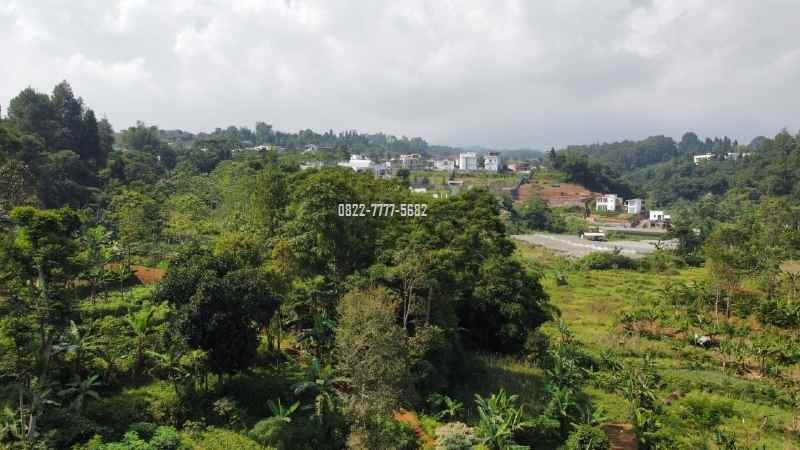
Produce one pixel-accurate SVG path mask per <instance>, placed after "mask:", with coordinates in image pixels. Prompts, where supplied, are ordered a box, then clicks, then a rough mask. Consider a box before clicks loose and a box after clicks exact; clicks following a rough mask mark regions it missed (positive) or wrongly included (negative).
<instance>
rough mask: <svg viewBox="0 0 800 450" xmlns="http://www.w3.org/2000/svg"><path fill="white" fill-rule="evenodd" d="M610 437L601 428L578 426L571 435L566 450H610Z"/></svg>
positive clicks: (565, 446) (565, 445)
mask: <svg viewBox="0 0 800 450" xmlns="http://www.w3.org/2000/svg"><path fill="white" fill-rule="evenodd" d="M610 446H611V444H610V443H609V442H608V436H606V433H605V432H604V431H603V430H601V429H600V428H599V427H593V426H591V425H578V426H577V427H576V428H575V430H574V431H573V432H572V433H571V434H570V435H569V438H568V439H567V442H566V443H565V444H564V450H608V448H609V447H610Z"/></svg>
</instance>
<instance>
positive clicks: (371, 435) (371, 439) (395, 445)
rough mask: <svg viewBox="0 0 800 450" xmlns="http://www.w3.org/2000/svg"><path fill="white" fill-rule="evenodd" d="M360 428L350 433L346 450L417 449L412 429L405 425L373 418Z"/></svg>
mask: <svg viewBox="0 0 800 450" xmlns="http://www.w3.org/2000/svg"><path fill="white" fill-rule="evenodd" d="M362 427H363V428H362ZM362 427H356V428H354V429H353V430H352V431H351V432H350V435H349V436H348V438H347V447H348V448H381V449H384V448H385V449H391V450H413V449H416V448H419V444H418V442H417V435H416V433H415V432H414V429H413V428H411V427H410V426H409V425H407V424H405V423H401V422H398V421H396V420H393V419H388V418H383V417H373V418H371V419H370V420H369V421H368V422H367V423H366V425H363V426H362Z"/></svg>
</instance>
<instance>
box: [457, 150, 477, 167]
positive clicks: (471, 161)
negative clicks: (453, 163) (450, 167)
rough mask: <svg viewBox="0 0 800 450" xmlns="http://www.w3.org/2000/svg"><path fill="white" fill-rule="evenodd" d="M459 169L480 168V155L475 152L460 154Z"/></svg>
mask: <svg viewBox="0 0 800 450" xmlns="http://www.w3.org/2000/svg"><path fill="white" fill-rule="evenodd" d="M458 169H459V170H478V155H476V154H475V152H467V153H461V154H459V155H458Z"/></svg>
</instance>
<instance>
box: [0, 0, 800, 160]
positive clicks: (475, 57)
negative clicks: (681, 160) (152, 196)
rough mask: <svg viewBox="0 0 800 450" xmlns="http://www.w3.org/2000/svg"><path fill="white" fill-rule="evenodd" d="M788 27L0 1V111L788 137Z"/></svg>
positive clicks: (640, 7)
mask: <svg viewBox="0 0 800 450" xmlns="http://www.w3.org/2000/svg"><path fill="white" fill-rule="evenodd" d="M798 13H800V4H798V3H797V2H795V1H792V0H764V1H756V0H707V1H703V0H658V1H655V0H602V1H601V0H597V1H584V0H559V1H553V2H525V1H522V0H498V1H488V0H486V1H478V0H465V1H459V2H455V1H444V0H443V1H427V0H406V1H402V2H398V1H388V0H385V1H378V0H376V1H369V2H363V1H355V0H344V1H339V2H330V1H325V0H236V1H225V0H165V1H152V0H150V1H148V0H119V1H116V2H100V3H98V2H93V1H91V0H74V1H72V2H70V3H69V4H63V3H61V2H57V1H55V0H50V1H41V2H23V1H16V0H13V1H5V2H4V1H3V0H0V28H2V29H9V30H13V32H12V33H11V39H5V40H2V41H0V51H1V52H2V53H3V54H4V55H5V56H6V59H7V60H9V61H12V62H13V67H12V68H11V70H7V71H3V72H0V103H2V104H3V105H7V104H8V100H9V99H10V98H11V97H12V96H14V95H15V94H16V93H17V92H18V91H19V90H20V89H22V88H24V87H26V86H27V85H32V86H34V87H36V88H38V89H40V90H47V91H49V90H50V89H51V88H52V86H53V85H54V84H55V83H57V82H58V81H60V80H61V79H68V80H69V81H70V82H71V83H73V87H74V88H75V90H76V91H77V92H78V94H79V95H82V96H83V97H84V98H85V99H86V101H87V103H89V104H90V106H92V107H93V108H94V109H95V110H97V111H98V112H99V113H101V114H102V113H106V114H107V115H108V116H109V118H110V120H112V122H113V123H114V124H115V125H117V127H122V126H127V125H129V124H131V123H133V122H134V121H135V120H137V119H142V120H145V121H147V122H150V123H157V124H159V125H161V126H164V127H170V128H172V127H181V128H185V129H190V130H202V129H209V128H213V127H217V126H226V125H229V124H237V125H250V124H252V123H253V122H255V121H256V120H265V121H267V122H271V123H273V124H275V126H276V127H277V128H279V129H286V130H298V129H301V128H308V127H311V128H316V129H328V128H334V129H352V128H357V129H360V130H365V131H377V130H383V131H387V132H390V133H396V134H406V135H422V136H424V137H426V138H428V139H429V140H430V141H434V142H439V143H450V144H470V143H476V144H484V145H497V146H534V147H549V146H550V145H559V144H567V143H573V142H593V141H597V140H610V139H622V138H628V137H631V138H635V137H642V136H646V135H648V134H654V133H665V134H670V135H679V134H680V133H682V132H683V131H684V130H686V129H693V130H697V131H699V132H700V133H701V134H704V133H708V134H723V133H727V134H731V135H734V137H738V138H740V140H746V139H749V138H750V137H752V136H754V135H757V134H764V133H773V132H775V131H776V130H778V129H779V128H780V127H783V126H789V127H790V128H797V127H798V124H796V123H794V124H793V123H791V122H790V121H791V120H796V119H794V118H796V117H800V91H798V90H797V88H796V84H797V80H798V78H799V77H800V56H799V55H800V42H798V41H797V39H796V38H794V36H795V34H796V33H795V29H796V24H795V20H794V18H796V17H797V16H798ZM755 112H758V113H757V114H756V113H755Z"/></svg>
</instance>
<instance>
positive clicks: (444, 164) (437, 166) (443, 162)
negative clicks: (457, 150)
mask: <svg viewBox="0 0 800 450" xmlns="http://www.w3.org/2000/svg"><path fill="white" fill-rule="evenodd" d="M433 169H434V170H447V171H453V170H456V161H455V160H453V159H437V160H435V161H434V162H433Z"/></svg>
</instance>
